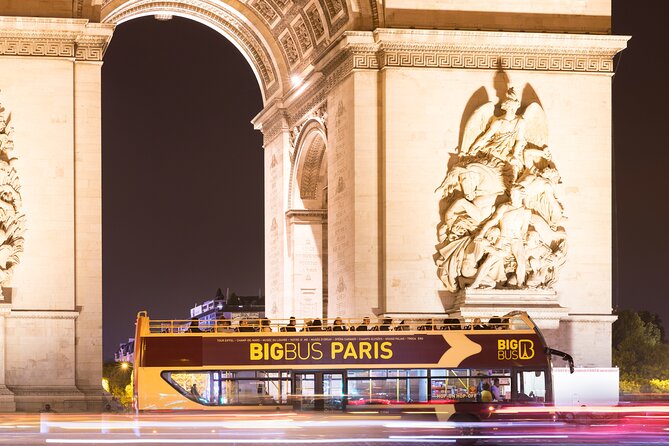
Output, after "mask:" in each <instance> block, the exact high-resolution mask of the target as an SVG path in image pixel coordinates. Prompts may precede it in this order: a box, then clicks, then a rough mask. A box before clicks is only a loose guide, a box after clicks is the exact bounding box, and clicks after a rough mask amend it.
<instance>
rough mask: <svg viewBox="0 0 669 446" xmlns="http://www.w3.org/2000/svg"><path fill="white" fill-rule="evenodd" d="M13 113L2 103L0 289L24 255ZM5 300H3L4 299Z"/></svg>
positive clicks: (23, 221) (23, 216) (6, 285)
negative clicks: (21, 255) (22, 254)
mask: <svg viewBox="0 0 669 446" xmlns="http://www.w3.org/2000/svg"><path fill="white" fill-rule="evenodd" d="M10 124H11V113H9V112H8V111H7V109H6V108H5V107H4V106H3V105H2V103H0V286H2V287H8V286H9V283H10V281H11V278H12V272H13V270H14V267H15V266H16V265H17V264H18V263H19V256H20V253H21V252H23V234H24V232H25V219H26V217H25V214H24V213H23V211H22V205H21V193H20V189H21V186H20V185H19V177H18V174H17V172H16V168H15V166H14V164H15V161H16V157H15V156H14V154H13V150H14V137H13V134H14V130H13V128H12V127H11V125H10ZM0 298H1V296H0Z"/></svg>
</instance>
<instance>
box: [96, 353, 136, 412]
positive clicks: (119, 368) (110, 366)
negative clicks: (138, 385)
mask: <svg viewBox="0 0 669 446" xmlns="http://www.w3.org/2000/svg"><path fill="white" fill-rule="evenodd" d="M124 364H125V365H124ZM102 377H103V378H104V379H105V380H107V383H108V384H109V389H108V390H109V393H111V395H112V396H113V397H115V398H116V399H117V400H118V401H119V402H120V403H121V404H122V405H124V406H126V407H129V406H130V403H131V402H132V366H131V365H130V364H128V363H123V362H106V363H105V364H104V365H103V366H102Z"/></svg>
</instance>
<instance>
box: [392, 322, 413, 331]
mask: <svg viewBox="0 0 669 446" xmlns="http://www.w3.org/2000/svg"><path fill="white" fill-rule="evenodd" d="M395 330H399V331H404V330H411V327H410V326H409V324H407V323H406V322H405V321H404V320H402V322H400V323H399V325H397V326H395Z"/></svg>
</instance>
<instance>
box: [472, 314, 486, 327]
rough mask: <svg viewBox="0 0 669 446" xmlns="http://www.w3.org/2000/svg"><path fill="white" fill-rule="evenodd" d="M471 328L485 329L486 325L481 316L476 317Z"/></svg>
mask: <svg viewBox="0 0 669 446" xmlns="http://www.w3.org/2000/svg"><path fill="white" fill-rule="evenodd" d="M470 329H471V330H485V325H483V324H482V323H481V318H480V317H475V318H474V320H473V321H472V325H471V327H470Z"/></svg>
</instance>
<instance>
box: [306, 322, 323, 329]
mask: <svg viewBox="0 0 669 446" xmlns="http://www.w3.org/2000/svg"><path fill="white" fill-rule="evenodd" d="M309 331H323V323H322V322H321V320H320V319H314V320H313V321H312V322H311V326H310V327H309Z"/></svg>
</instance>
